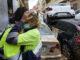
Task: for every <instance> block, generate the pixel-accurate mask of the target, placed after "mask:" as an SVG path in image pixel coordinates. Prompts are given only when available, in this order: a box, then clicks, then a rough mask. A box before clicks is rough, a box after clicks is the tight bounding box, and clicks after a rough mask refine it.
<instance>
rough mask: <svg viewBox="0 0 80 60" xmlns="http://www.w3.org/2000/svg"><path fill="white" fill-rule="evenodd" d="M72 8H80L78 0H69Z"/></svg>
mask: <svg viewBox="0 0 80 60" xmlns="http://www.w3.org/2000/svg"><path fill="white" fill-rule="evenodd" d="M69 1H70V3H71V6H72V8H73V9H74V10H77V9H80V0H69Z"/></svg>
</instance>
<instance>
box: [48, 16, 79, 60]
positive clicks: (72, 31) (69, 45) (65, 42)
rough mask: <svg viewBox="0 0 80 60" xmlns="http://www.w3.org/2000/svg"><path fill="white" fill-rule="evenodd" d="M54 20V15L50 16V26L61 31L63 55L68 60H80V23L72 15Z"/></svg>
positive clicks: (59, 38)
mask: <svg viewBox="0 0 80 60" xmlns="http://www.w3.org/2000/svg"><path fill="white" fill-rule="evenodd" d="M58 16H61V15H57V16H56V17H57V18H58V19H56V18H54V15H49V16H48V19H47V20H48V26H50V28H51V27H55V28H58V29H60V31H59V33H58V37H57V38H58V40H59V42H60V45H61V52H62V54H63V55H64V56H65V57H67V59H68V60H80V22H79V20H75V19H74V18H73V17H71V18H70V15H67V18H64V17H65V16H62V17H58ZM68 17H69V18H68Z"/></svg>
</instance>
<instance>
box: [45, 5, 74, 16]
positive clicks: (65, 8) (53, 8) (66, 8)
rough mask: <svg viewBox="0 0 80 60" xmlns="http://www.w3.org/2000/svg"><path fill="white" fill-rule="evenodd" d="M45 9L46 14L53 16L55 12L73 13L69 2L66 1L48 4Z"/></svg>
mask: <svg viewBox="0 0 80 60" xmlns="http://www.w3.org/2000/svg"><path fill="white" fill-rule="evenodd" d="M46 10H47V12H46V13H47V14H48V15H53V16H55V14H57V13H59V12H60V13H62V12H63V13H64V12H65V13H68V14H71V15H72V16H74V15H75V11H74V10H73V9H71V6H70V4H67V3H58V4H53V5H50V6H48V7H47V8H46Z"/></svg>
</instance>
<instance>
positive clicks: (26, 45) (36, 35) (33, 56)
mask: <svg viewBox="0 0 80 60" xmlns="http://www.w3.org/2000/svg"><path fill="white" fill-rule="evenodd" d="M39 24H40V23H39V20H38V17H37V16H36V15H34V14H33V13H31V12H29V11H27V12H25V13H24V15H23V17H22V20H21V22H20V23H18V24H16V25H15V26H14V27H13V28H12V30H11V31H10V33H9V34H8V37H7V40H6V42H7V44H8V45H12V46H13V45H15V46H18V47H19V46H23V47H22V49H21V50H22V52H23V53H22V60H40V55H39V51H40V48H41V45H42V43H41V40H40V32H39V30H38V27H39ZM21 28H23V33H21V34H19V33H20V32H21ZM8 45H6V46H8ZM6 46H5V47H6ZM18 47H17V48H16V49H18ZM7 49H12V47H9V48H6V49H5V50H4V51H6V52H7V51H8V50H7ZM14 49H15V48H14ZM12 51H13V50H12ZM7 55H8V54H7ZM10 60H11V59H10Z"/></svg>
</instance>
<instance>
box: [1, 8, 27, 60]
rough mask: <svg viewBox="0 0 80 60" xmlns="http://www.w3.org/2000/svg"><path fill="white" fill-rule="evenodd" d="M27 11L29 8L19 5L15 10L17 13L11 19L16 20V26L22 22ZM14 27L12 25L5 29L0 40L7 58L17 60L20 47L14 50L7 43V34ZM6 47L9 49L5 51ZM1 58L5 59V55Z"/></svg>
mask: <svg viewBox="0 0 80 60" xmlns="http://www.w3.org/2000/svg"><path fill="white" fill-rule="evenodd" d="M25 11H27V9H26V8H25V7H19V8H18V9H17V10H16V11H15V13H14V15H13V17H12V19H11V20H13V21H14V26H15V25H16V24H17V25H18V24H19V23H20V22H21V19H22V16H23V14H24V12H25ZM14 26H13V27H14ZM13 27H12V26H10V28H8V27H7V28H6V30H5V31H4V33H3V34H2V36H1V40H0V48H3V49H4V50H3V54H4V56H5V58H7V59H10V58H11V59H10V60H13V59H14V60H17V59H18V57H17V56H19V50H20V49H19V48H17V50H16V49H15V51H14V52H13V51H12V50H11V49H8V48H9V47H10V46H9V45H8V44H7V43H5V40H6V38H7V35H8V34H9V33H10V31H11V30H12V28H13ZM17 29H18V28H17ZM20 29H21V28H20ZM14 31H15V30H14ZM11 36H12V35H11ZM6 46H7V47H6ZM15 47H17V46H12V48H15ZM18 47H20V46H18ZM5 49H7V51H5ZM11 51H12V52H11ZM0 59H3V60H4V58H3V57H2V58H1V57H0Z"/></svg>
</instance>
